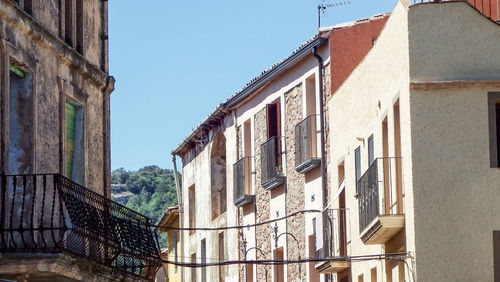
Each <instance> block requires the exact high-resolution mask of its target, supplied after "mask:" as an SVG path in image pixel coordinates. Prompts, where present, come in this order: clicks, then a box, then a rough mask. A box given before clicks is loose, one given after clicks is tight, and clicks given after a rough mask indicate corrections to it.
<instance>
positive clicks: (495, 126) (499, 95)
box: [488, 92, 500, 168]
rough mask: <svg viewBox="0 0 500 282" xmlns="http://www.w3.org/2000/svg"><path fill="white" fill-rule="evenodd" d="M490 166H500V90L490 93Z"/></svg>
mask: <svg viewBox="0 0 500 282" xmlns="http://www.w3.org/2000/svg"><path fill="white" fill-rule="evenodd" d="M488 118H489V131H490V167H492V168H500V92H490V93H488Z"/></svg>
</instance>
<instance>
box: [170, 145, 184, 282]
mask: <svg viewBox="0 0 500 282" xmlns="http://www.w3.org/2000/svg"><path fill="white" fill-rule="evenodd" d="M172 166H173V168H174V179H175V190H176V192H177V204H178V205H179V227H181V228H182V227H184V225H183V218H184V208H183V205H182V203H183V201H182V192H181V184H180V183H179V175H177V163H176V161H175V154H174V153H172ZM179 233H180V239H181V254H184V231H181V232H179ZM181 281H184V269H181Z"/></svg>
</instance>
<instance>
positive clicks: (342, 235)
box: [338, 189, 347, 257]
mask: <svg viewBox="0 0 500 282" xmlns="http://www.w3.org/2000/svg"><path fill="white" fill-rule="evenodd" d="M338 228H339V255H340V256H341V257H345V256H347V218H346V203H345V189H344V190H343V191H342V192H340V195H339V227H338Z"/></svg>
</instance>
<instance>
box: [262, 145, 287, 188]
mask: <svg viewBox="0 0 500 282" xmlns="http://www.w3.org/2000/svg"><path fill="white" fill-rule="evenodd" d="M260 154H261V158H260V161H261V171H262V179H261V180H262V181H261V182H262V183H265V182H267V181H269V180H271V179H273V178H275V177H278V176H284V174H283V167H282V166H281V161H280V160H281V146H280V138H279V137H277V136H273V137H271V138H269V139H268V140H267V141H266V142H264V143H263V144H262V145H260Z"/></svg>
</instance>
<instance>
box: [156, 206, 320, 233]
mask: <svg viewBox="0 0 500 282" xmlns="http://www.w3.org/2000/svg"><path fill="white" fill-rule="evenodd" d="M304 213H321V211H320V210H302V211H297V212H294V213H291V214H289V215H286V216H283V217H280V218H275V219H271V220H268V221H263V222H258V223H254V224H247V225H234V226H222V227H172V226H164V225H158V224H151V225H149V227H154V228H159V229H164V230H178V231H197V230H199V231H216V230H228V229H243V228H250V227H256V226H261V225H264V224H269V223H273V222H277V221H280V220H283V219H287V218H289V217H293V216H296V215H299V214H304Z"/></svg>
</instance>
